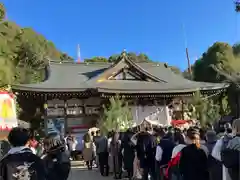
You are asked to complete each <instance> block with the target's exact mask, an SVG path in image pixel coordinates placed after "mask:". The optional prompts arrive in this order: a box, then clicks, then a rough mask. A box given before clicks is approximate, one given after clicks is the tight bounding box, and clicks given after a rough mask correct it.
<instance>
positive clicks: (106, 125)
mask: <svg viewBox="0 0 240 180" xmlns="http://www.w3.org/2000/svg"><path fill="white" fill-rule="evenodd" d="M109 101H110V103H109V106H108V107H106V106H103V108H104V115H103V118H102V121H101V122H100V123H101V124H100V128H101V130H102V131H103V132H108V131H111V130H114V131H120V130H124V129H126V128H129V127H130V125H131V123H132V113H131V111H130V110H129V107H128V103H127V101H125V100H124V99H123V98H120V97H119V96H115V97H112V98H110V99H109Z"/></svg>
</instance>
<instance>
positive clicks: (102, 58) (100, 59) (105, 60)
mask: <svg viewBox="0 0 240 180" xmlns="http://www.w3.org/2000/svg"><path fill="white" fill-rule="evenodd" d="M84 62H103V63H106V62H108V59H107V58H105V57H93V58H91V59H85V60H84Z"/></svg>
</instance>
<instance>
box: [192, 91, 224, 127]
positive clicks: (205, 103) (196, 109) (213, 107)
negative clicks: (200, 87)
mask: <svg viewBox="0 0 240 180" xmlns="http://www.w3.org/2000/svg"><path fill="white" fill-rule="evenodd" d="M189 106H190V108H189V109H190V111H191V114H192V117H191V118H193V119H197V120H199V121H200V124H201V125H202V126H205V125H206V124H207V123H212V122H214V121H216V120H217V119H219V118H220V106H219V105H218V104H216V103H215V102H214V101H213V100H212V99H205V98H204V97H203V96H202V95H201V93H200V92H199V91H197V92H196V93H195V94H194V96H193V98H192V100H191V101H190V104H189Z"/></svg>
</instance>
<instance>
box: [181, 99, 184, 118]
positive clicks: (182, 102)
mask: <svg viewBox="0 0 240 180" xmlns="http://www.w3.org/2000/svg"><path fill="white" fill-rule="evenodd" d="M180 103H181V106H182V120H184V101H183V98H181V102H180Z"/></svg>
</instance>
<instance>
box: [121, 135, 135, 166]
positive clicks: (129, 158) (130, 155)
mask: <svg viewBox="0 0 240 180" xmlns="http://www.w3.org/2000/svg"><path fill="white" fill-rule="evenodd" d="M132 135H133V134H132V133H129V132H127V133H126V134H125V136H124V139H123V143H122V148H123V150H124V151H123V162H124V168H125V169H126V170H132V169H133V161H134V158H135V147H134V144H133V143H132V142H131V137H132Z"/></svg>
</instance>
